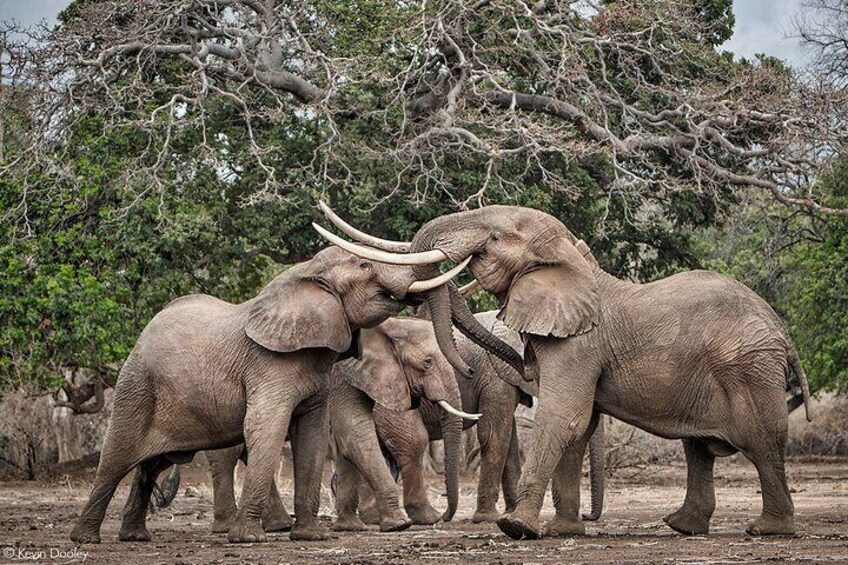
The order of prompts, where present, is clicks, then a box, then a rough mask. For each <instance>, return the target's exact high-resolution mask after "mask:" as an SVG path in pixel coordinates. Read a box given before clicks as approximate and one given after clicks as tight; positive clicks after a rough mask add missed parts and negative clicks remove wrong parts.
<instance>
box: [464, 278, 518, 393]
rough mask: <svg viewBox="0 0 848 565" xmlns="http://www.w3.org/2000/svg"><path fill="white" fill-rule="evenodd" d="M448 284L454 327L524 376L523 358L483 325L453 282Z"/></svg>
mask: <svg viewBox="0 0 848 565" xmlns="http://www.w3.org/2000/svg"><path fill="white" fill-rule="evenodd" d="M447 286H448V294H449V296H450V305H451V315H452V319H453V321H454V323H455V324H456V327H457V328H458V329H459V331H461V332H462V333H463V334H464V335H465V336H466V337H467V338H468V339H470V340H471V341H472V342H473V343H474V344H475V345H478V346H480V347H482V348H483V349H485V350H487V351H490V352H492V353H493V354H494V355H496V356H497V357H499V358H500V359H502V360H503V361H505V362H506V363H507V364H509V366H510V367H512V368H513V369H515V370H516V371H517V372H518V374H519V375H521V377H522V378H524V359H522V357H521V355H519V353H518V352H517V351H516V350H515V349H513V348H512V347H511V346H510V345H509V344H507V343H506V342H504V341H503V340H502V339H500V338H499V337H498V336H496V335H495V334H493V333H492V332H490V331H488V330H487V329H486V328H484V327H483V324H481V323H480V321H479V320H478V319H477V318H476V317H475V316H474V314H473V313H472V312H471V310H470V309H469V308H468V304H466V303H465V299H463V298H462V295H461V294H460V293H459V290H458V289H457V288H456V286H454V285H453V283H450V284H448V285H447Z"/></svg>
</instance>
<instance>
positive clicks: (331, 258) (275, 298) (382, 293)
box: [245, 247, 444, 358]
mask: <svg viewBox="0 0 848 565" xmlns="http://www.w3.org/2000/svg"><path fill="white" fill-rule="evenodd" d="M442 284H444V275H441V276H437V277H436V280H435V281H417V280H416V275H415V273H414V272H413V269H412V267H410V266H401V265H388V264H385V263H378V262H375V261H371V260H369V259H364V258H361V257H358V256H356V255H354V254H352V253H348V252H346V251H344V250H342V249H339V248H338V247H330V248H327V249H325V250H323V251H321V252H319V253H317V254H316V255H315V257H313V258H312V259H311V260H309V261H306V262H304V263H299V264H297V265H295V266H294V267H292V268H291V269H289V270H288V271H286V272H284V273H283V274H281V275H279V276H278V277H277V278H275V279H274V280H272V281H271V282H270V283H269V284H268V285H267V286H266V287H265V288H264V289H263V290H262V291H261V292H260V293H259V295H257V296H256V298H254V299H253V300H252V301H251V303H250V307H249V312H248V317H247V320H246V323H245V332H246V333H247V335H248V337H250V339H252V340H253V341H255V342H256V343H258V344H259V345H261V346H263V347H265V348H267V349H270V350H272V351H277V352H281V353H287V352H291V351H296V350H299V349H304V348H315V347H326V348H329V349H331V350H333V351H336V352H338V353H341V354H342V358H344V357H350V356H353V357H358V356H359V353H360V345H359V339H358V334H359V330H360V328H370V327H374V326H376V325H378V324H380V323H382V322H383V321H385V320H386V319H387V318H388V317H389V316H392V315H394V314H397V313H398V312H400V311H401V310H402V309H403V308H404V305H405V302H407V303H414V302H415V301H416V299H415V297H414V294H415V293H416V292H427V291H428V290H429V289H431V288H432V287H433V286H440V285H442Z"/></svg>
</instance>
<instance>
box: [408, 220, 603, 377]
mask: <svg viewBox="0 0 848 565" xmlns="http://www.w3.org/2000/svg"><path fill="white" fill-rule="evenodd" d="M412 243H413V245H412V250H413V251H418V250H422V249H438V250H440V251H442V252H443V253H445V255H447V256H448V257H450V258H451V259H453V260H467V259H468V258H471V261H470V262H469V264H468V267H469V269H470V270H471V272H472V274H473V275H474V278H475V280H476V281H477V282H478V283H479V284H480V285H481V286H482V287H483V288H484V289H486V290H488V291H489V292H491V293H493V294H495V295H496V296H497V297H498V298H499V299H500V300H501V303H502V304H503V307H502V309H501V312H500V314H499V315H498V318H499V319H501V320H503V322H504V323H506V325H507V326H509V327H510V328H512V329H514V330H516V331H518V332H520V333H522V334H535V335H542V336H548V335H552V336H555V337H567V336H571V335H576V334H580V333H584V332H587V331H590V330H591V329H592V328H593V327H594V326H595V325H596V324H597V322H598V314H599V310H600V295H599V290H598V281H597V279H596V269H595V267H597V263H596V262H595V260H594V258H593V257H592V255H591V253H590V252H589V249H588V247H587V246H586V244H585V243H583V242H582V241H580V240H578V239H577V238H576V237H574V235H573V234H571V232H570V231H568V229H567V228H566V227H565V226H564V225H563V224H562V223H561V222H560V221H559V220H557V219H556V218H554V217H553V216H551V215H549V214H546V213H544V212H540V211H538V210H532V209H529V208H518V207H512V206H488V207H486V208H481V209H479V210H473V211H469V212H460V213H456V214H450V215H447V216H443V217H441V218H436V219H435V220H432V221H430V222H428V223H427V224H425V225H424V226H423V227H422V228H421V229H420V230H419V231H418V233H417V234H416V235H415V238H414V239H413V242H412ZM416 275H418V276H425V275H426V272H425V271H424V270H423V269H419V270H417V271H416ZM434 306H435V307H438V308H443V309H444V308H448V307H454V308H455V307H456V306H455V305H454V304H453V303H451V304H444V303H442V304H438V303H437V304H435V305H434V304H430V308H431V311H432V309H433V308H434ZM434 319H435V316H434ZM490 350H491V348H490ZM525 361H526V364H527V367H528V374H527V375H526V377H525V378H527V377H532V376H533V375H532V374H530V373H531V371H530V370H529V369H531V368H533V367H534V365H535V363H534V355H533V351H532V348H529V349H528V350H525Z"/></svg>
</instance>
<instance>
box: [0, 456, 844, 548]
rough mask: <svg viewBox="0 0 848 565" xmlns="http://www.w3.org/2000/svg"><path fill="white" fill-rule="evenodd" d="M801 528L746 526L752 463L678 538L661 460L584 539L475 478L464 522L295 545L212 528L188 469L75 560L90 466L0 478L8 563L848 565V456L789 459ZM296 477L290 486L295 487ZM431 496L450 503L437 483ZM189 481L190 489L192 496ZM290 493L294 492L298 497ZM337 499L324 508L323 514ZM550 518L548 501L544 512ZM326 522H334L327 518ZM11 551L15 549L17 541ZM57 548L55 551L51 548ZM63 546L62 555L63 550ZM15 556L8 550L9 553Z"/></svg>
mask: <svg viewBox="0 0 848 565" xmlns="http://www.w3.org/2000/svg"><path fill="white" fill-rule="evenodd" d="M788 467H789V473H790V484H791V486H792V487H793V489H794V490H795V494H794V500H795V508H796V516H797V524H798V532H799V533H798V534H797V535H796V536H794V537H782V538H752V537H750V536H746V535H745V534H744V528H745V525H746V523H747V522H748V520H749V519H751V518H752V517H754V516H755V515H756V514H757V513H758V512H759V509H760V497H759V494H758V492H757V491H758V488H759V484H758V483H757V481H756V475H755V472H754V470H753V467H752V466H751V465H750V464H748V463H747V462H746V461H745V460H743V459H736V458H732V459H731V460H719V461H718V462H717V465H716V475H717V477H716V486H717V498H718V508H717V510H716V515H715V516H714V518H713V522H712V526H713V533H711V534H710V535H709V536H698V537H686V536H681V535H678V534H675V533H674V532H672V531H671V530H669V529H668V528H667V527H666V526H665V525H664V524H663V523H662V521H661V518H662V516H663V515H665V514H667V513H669V512H671V511H673V510H675V509H676V508H677V507H678V506H679V504H680V503H681V502H682V500H683V495H684V485H685V474H686V472H685V468H684V467H682V466H668V467H652V468H646V469H641V470H638V471H634V470H625V471H621V472H619V473H618V474H617V475H616V476H615V477H613V478H612V479H610V480H609V481H608V490H607V501H606V505H605V509H604V516H603V517H602V518H601V521H600V522H597V523H595V524H589V525H588V528H587V531H588V535H587V536H586V537H580V538H575V539H567V540H558V539H546V540H542V541H522V542H517V541H513V540H510V539H508V538H506V536H504V535H503V534H501V533H500V531H499V530H498V529H497V527H496V526H494V525H475V524H472V523H471V522H470V521H469V520H468V518H469V517H470V516H471V513H472V512H473V504H474V497H475V484H476V483H475V481H474V479H473V478H471V477H468V478H466V479H464V481H463V488H462V501H461V506H460V510H459V512H458V516H457V519H456V520H455V521H453V522H451V523H449V524H439V525H437V526H434V527H420V526H418V527H413V528H412V529H410V530H407V531H406V532H402V533H396V534H380V533H378V532H376V531H372V532H367V533H362V534H341V535H339V537H338V538H337V539H334V540H330V541H325V542H316V543H303V542H291V541H289V539H288V536H287V535H286V534H275V535H273V536H272V541H270V542H269V543H266V544H251V545H232V544H228V543H227V542H226V536H225V535H216V534H212V533H210V532H209V525H210V523H211V518H212V504H211V490H210V488H209V482H208V479H207V478H206V476H205V474H204V471H203V468H202V467H200V466H198V465H195V466H193V467H192V468H191V469H190V470H189V472H187V473H184V476H183V484H182V486H181V488H180V494H179V496H178V497H177V498H176V500H175V501H174V502H173V504H172V505H171V507H170V508H168V509H166V510H160V511H159V512H157V513H156V514H154V515H153V516H152V517H151V519H150V522H149V529H150V531H151V533H152V534H153V541H151V542H148V543H120V542H118V541H117V531H118V527H119V520H120V514H121V508H122V506H123V503H124V500H125V498H126V495H127V491H128V488H127V487H126V486H125V485H124V486H122V487H121V488H120V489H119V491H118V494H117V495H116V497H115V498H116V499H115V500H114V501H113V502H112V504H111V505H110V507H109V511H108V514H107V518H106V521H105V523H104V524H103V529H102V537H103V543H101V544H100V545H84V546H82V547H80V548H78V549H77V554H76V558H75V557H74V554H73V551H74V549H75V548H74V546H73V544H72V543H71V542H70V541H68V540H67V535H68V531H69V530H70V528H71V526H72V523H73V521H74V519H75V517H76V516H77V514H78V512H79V511H80V509H81V507H82V505H83V503H84V500H85V498H86V496H87V494H88V491H89V489H90V486H91V479H92V474H91V473H90V472H87V473H84V474H82V475H78V476H74V477H72V478H71V477H63V478H62V479H58V480H54V481H51V482H49V483H23V482H8V483H0V552H2V553H3V555H4V557H3V558H0V563H16V564H20V563H33V562H40V563H69V562H79V561H82V560H83V558H84V560H85V563H91V564H96V563H110V564H111V563H122V564H124V563H125V564H137V563H183V564H189V563H192V564H193V563H351V564H353V563H432V564H439V563H445V562H463V563H467V564H476V563H604V564H607V563H751V562H763V561H769V562H774V563H780V562H790V561H799V562H807V563H819V562H835V563H846V562H848V460H845V459H838V460H825V459H819V460H806V461H797V460H796V461H791V462H789V465H788ZM290 486H291V485H290V483H289V482H287V481H284V482H283V487H284V488H287V489H290ZM430 486H431V495H432V496H433V498H434V499H435V500H436V505H437V506H441V507H443V506H444V498H443V497H441V496H440V494H439V493H440V492H441V490H442V488H441V484H440V480H439V479H438V478H436V477H434V478H432V479H431V483H430ZM188 487H191V488H190V489H189V491H190V494H192V495H193V496H186V490H187V488H188ZM290 494H291V493H290V492H288V493H287V497H286V498H287V499H288V500H290V498H291V497H290ZM329 511H330V508H329V505H325V506H324V507H323V508H322V512H324V513H325V514H326V513H328V512H329ZM551 514H552V507H551V506H550V499H548V501H547V503H546V505H545V508H544V510H543V518H544V517H546V516H550V515H551ZM325 519H326V520H327V522H328V523H329V521H330V517H329V516H328V515H327V516H325ZM8 548H11V549H8ZM51 552H52V553H51ZM56 552H64V554H60V555H56ZM10 555H11V558H9V556H10Z"/></svg>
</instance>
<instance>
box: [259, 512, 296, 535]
mask: <svg viewBox="0 0 848 565" xmlns="http://www.w3.org/2000/svg"><path fill="white" fill-rule="evenodd" d="M292 525H294V520H292V517H291V516H289V515H288V514H280V515H279V516H271V517H268V518H262V529H263V530H265V531H266V532H288V531H289V530H291V529H292Z"/></svg>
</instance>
